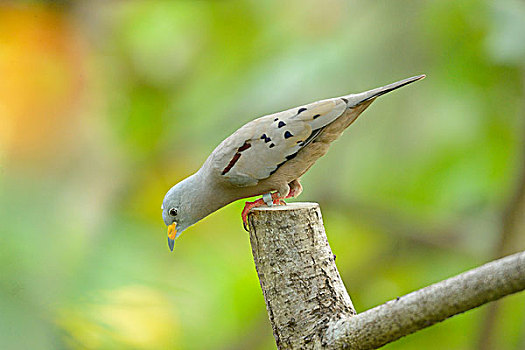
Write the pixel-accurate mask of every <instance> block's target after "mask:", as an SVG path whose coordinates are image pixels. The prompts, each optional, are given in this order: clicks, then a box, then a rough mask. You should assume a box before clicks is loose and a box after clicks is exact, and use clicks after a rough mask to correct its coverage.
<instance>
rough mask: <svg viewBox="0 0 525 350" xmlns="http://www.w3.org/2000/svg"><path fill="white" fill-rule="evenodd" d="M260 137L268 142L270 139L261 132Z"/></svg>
mask: <svg viewBox="0 0 525 350" xmlns="http://www.w3.org/2000/svg"><path fill="white" fill-rule="evenodd" d="M261 139H262V140H264V142H270V141H272V139H271V138H269V137H268V136H266V134H262V135H261Z"/></svg>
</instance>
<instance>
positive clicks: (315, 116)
mask: <svg viewBox="0 0 525 350" xmlns="http://www.w3.org/2000/svg"><path fill="white" fill-rule="evenodd" d="M320 116H321V115H320V114H316V115H314V116H313V118H314V119H317V118H319V117H320Z"/></svg>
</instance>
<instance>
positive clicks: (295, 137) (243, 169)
mask: <svg viewBox="0 0 525 350" xmlns="http://www.w3.org/2000/svg"><path fill="white" fill-rule="evenodd" d="M423 78H425V75H424V74H422V75H417V76H413V77H410V78H407V79H403V80H400V81H397V82H395V83H392V84H388V85H385V86H383V87H379V88H375V89H372V90H368V91H365V92H361V93H357V94H350V95H345V96H341V97H334V98H329V99H325V100H320V101H317V102H313V103H310V104H306V105H302V106H299V107H294V108H291V109H288V110H285V111H282V112H278V113H274V114H270V115H266V116H263V117H260V118H257V119H255V120H252V121H250V122H248V123H247V124H245V125H244V126H242V127H241V128H239V129H238V130H237V131H235V132H234V133H233V134H232V135H230V136H229V137H227V138H226V139H225V140H224V141H222V142H221V143H220V144H219V145H218V146H217V147H216V148H215V149H214V150H213V151H212V153H211V154H210V156H209V157H208V158H207V159H206V161H205V162H204V164H203V165H202V166H201V168H200V169H199V170H198V171H197V172H195V173H194V174H193V175H190V176H188V177H187V178H185V179H184V180H182V181H180V182H179V183H177V184H176V185H174V186H173V187H171V188H170V189H169V191H168V192H167V193H166V195H165V197H164V200H163V202H162V206H161V210H162V218H163V220H164V223H165V224H166V226H168V246H169V248H170V250H171V251H173V247H174V245H175V239H176V238H178V237H179V236H180V234H181V233H182V232H183V231H184V230H186V229H187V228H188V227H190V226H191V225H193V224H195V223H196V222H198V221H199V220H201V219H203V218H204V217H206V216H208V215H209V214H211V213H213V212H215V211H216V210H218V209H220V208H222V207H224V206H225V205H227V204H229V203H231V202H234V201H237V200H240V199H244V198H248V197H254V196H259V195H262V198H259V199H257V200H255V201H253V202H246V203H245V206H244V209H243V211H242V213H241V217H242V221H243V225H244V228H245V229H246V230H248V229H247V215H248V213H249V211H250V210H251V209H252V208H254V207H259V206H264V205H268V206H272V205H281V204H285V202H284V199H286V198H292V197H297V196H299V195H300V194H301V192H302V186H301V184H300V182H299V178H300V177H301V176H302V175H303V174H304V173H305V172H306V171H308V170H309V169H310V167H311V166H312V165H313V164H314V163H315V162H316V161H317V159H319V158H320V157H322V156H323V155H325V154H326V153H327V151H328V148H329V146H330V144H331V143H332V142H333V141H335V140H336V139H338V138H339V137H340V136H341V134H342V133H343V131H344V130H345V129H346V128H347V127H348V126H350V124H352V123H353V122H354V121H355V120H356V119H357V117H358V116H359V115H360V114H361V113H362V112H363V111H364V110H365V109H366V108H367V107H368V106H369V105H370V104H371V103H372V102H373V101H374V100H375V99H376V98H377V97H379V96H382V95H384V94H386V93H388V92H391V91H393V90H396V89H398V88H400V87H403V86H406V85H408V84H410V83H413V82H415V81H418V80H421V79H423Z"/></svg>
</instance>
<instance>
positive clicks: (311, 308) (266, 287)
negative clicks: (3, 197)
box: [249, 203, 355, 349]
mask: <svg viewBox="0 0 525 350" xmlns="http://www.w3.org/2000/svg"><path fill="white" fill-rule="evenodd" d="M249 224H250V242H251V245H252V252H253V257H254V260H255V266H256V268H257V273H258V275H259V281H260V283H261V288H262V290H263V294H264V299H265V301H266V308H267V310H268V316H269V317H270V322H271V323H272V327H273V334H274V336H275V341H276V342H277V347H278V348H279V349H315V348H319V347H321V344H322V339H323V336H324V334H325V333H326V330H327V329H328V326H329V324H330V322H332V321H333V320H334V319H335V320H337V319H341V318H343V317H348V316H350V315H355V310H354V307H353V305H352V301H351V300H350V297H349V296H348V294H347V292H346V289H345V287H344V285H343V281H342V280H341V277H340V276H339V272H338V271H337V268H336V266H335V257H334V255H333V253H332V250H331V249H330V245H329V244H328V240H327V239H326V234H325V231H324V227H323V221H322V218H321V211H320V209H319V205H318V204H317V203H293V204H289V205H287V206H275V207H271V208H268V207H261V208H258V209H256V210H252V212H251V213H250V215H249Z"/></svg>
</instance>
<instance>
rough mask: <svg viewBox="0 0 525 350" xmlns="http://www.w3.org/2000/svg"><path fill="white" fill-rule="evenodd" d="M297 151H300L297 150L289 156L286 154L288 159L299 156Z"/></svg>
mask: <svg viewBox="0 0 525 350" xmlns="http://www.w3.org/2000/svg"><path fill="white" fill-rule="evenodd" d="M297 153H299V152H295V153H294V154H290V155H289V156H286V160H291V159H294V158H295V157H296V156H297Z"/></svg>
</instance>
